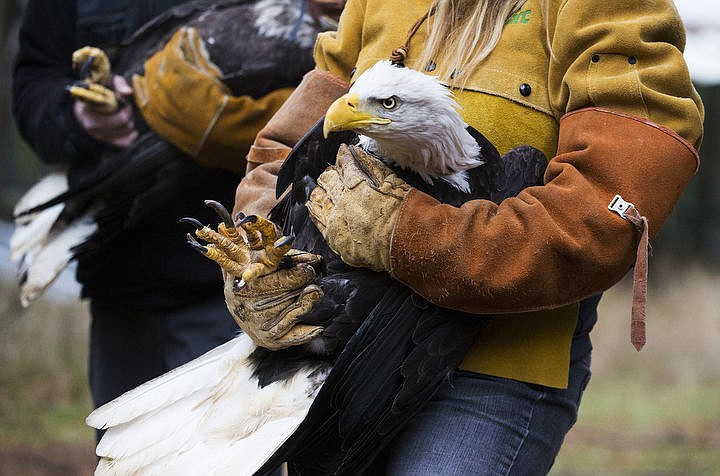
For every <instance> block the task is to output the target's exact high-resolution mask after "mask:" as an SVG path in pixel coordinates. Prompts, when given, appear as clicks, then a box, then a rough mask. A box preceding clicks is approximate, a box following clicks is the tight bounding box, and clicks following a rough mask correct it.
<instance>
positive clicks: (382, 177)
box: [307, 144, 411, 272]
mask: <svg viewBox="0 0 720 476" xmlns="http://www.w3.org/2000/svg"><path fill="white" fill-rule="evenodd" d="M336 163H337V165H335V166H331V167H328V169H327V170H326V171H325V172H323V173H322V174H321V175H320V177H319V178H318V181H317V187H315V190H313V191H312V193H311V194H310V201H309V202H308V203H307V208H308V211H309V213H310V218H311V219H312V221H313V223H315V226H317V228H318V229H319V230H320V232H321V233H322V235H323V236H324V237H325V240H326V241H327V242H328V245H330V248H331V249H332V250H333V251H335V252H336V253H337V254H338V255H340V257H341V258H342V260H343V261H344V262H345V263H347V264H349V265H350V266H357V267H363V268H368V269H371V270H373V271H388V272H390V271H392V269H391V263H390V240H391V238H392V234H393V229H394V227H395V222H396V221H397V216H398V213H399V211H400V207H401V205H402V203H403V200H404V199H405V197H406V196H407V194H408V192H409V191H410V189H411V187H410V186H409V185H408V184H407V183H405V182H404V181H403V180H401V179H400V178H398V177H397V175H395V173H394V172H393V171H392V170H390V169H389V168H387V167H386V166H385V165H384V164H383V163H382V162H381V161H379V160H378V159H375V158H373V157H371V156H370V155H368V154H367V153H366V152H365V151H363V150H362V149H360V148H359V147H357V146H347V145H345V144H343V145H342V146H341V147H340V149H339V150H338V155H337V162H336Z"/></svg>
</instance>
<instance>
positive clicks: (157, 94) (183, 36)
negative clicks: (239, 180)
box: [132, 28, 292, 173]
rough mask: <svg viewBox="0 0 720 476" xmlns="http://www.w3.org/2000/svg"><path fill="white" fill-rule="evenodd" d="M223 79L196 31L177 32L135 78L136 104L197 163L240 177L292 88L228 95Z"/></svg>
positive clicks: (151, 121) (154, 127)
mask: <svg viewBox="0 0 720 476" xmlns="http://www.w3.org/2000/svg"><path fill="white" fill-rule="evenodd" d="M221 77H222V71H220V69H219V68H218V67H217V66H216V65H215V64H214V63H213V62H212V61H211V60H210V58H209V56H208V52H207V49H206V48H205V43H204V41H203V39H202V38H201V37H200V35H199V34H198V32H197V30H195V29H194V28H180V29H179V30H178V31H177V32H176V33H175V34H174V35H173V36H172V38H171V39H170V41H168V43H167V45H165V47H164V48H163V49H162V50H160V51H158V52H157V53H155V54H154V55H153V56H152V57H151V58H150V59H149V60H147V62H146V63H145V75H144V76H140V75H135V76H133V78H132V83H133V89H134V91H135V101H136V103H137V105H138V108H139V109H140V112H141V113H142V115H143V117H144V118H145V121H147V123H148V124H149V125H150V127H152V128H153V130H155V131H156V132H157V133H158V134H160V135H161V136H163V137H164V138H165V139H167V140H168V141H170V142H171V143H173V144H174V145H175V146H177V147H178V148H179V149H181V150H182V151H184V152H185V153H187V154H188V155H190V156H191V157H193V158H195V159H197V160H198V162H200V163H201V164H203V165H205V166H208V167H221V168H225V169H229V170H233V171H235V172H239V173H244V171H245V164H246V162H245V155H246V154H247V151H248V150H249V148H250V144H252V141H253V139H254V138H255V135H256V134H257V133H258V131H259V130H260V128H261V127H262V126H263V125H264V124H265V123H266V122H267V121H268V120H269V119H270V118H271V117H272V115H273V114H274V113H275V112H276V111H277V110H278V109H279V108H280V106H281V105H282V103H283V102H284V101H285V100H286V99H287V98H288V96H290V94H291V92H292V88H283V89H279V90H277V91H273V92H271V93H270V94H268V95H266V96H263V97H262V98H260V99H253V98H252V97H250V96H232V95H231V93H230V90H229V89H228V87H227V86H226V85H225V84H223V82H222V81H221V80H220V78H221Z"/></svg>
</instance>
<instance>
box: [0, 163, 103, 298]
mask: <svg viewBox="0 0 720 476" xmlns="http://www.w3.org/2000/svg"><path fill="white" fill-rule="evenodd" d="M67 190H68V182H67V177H66V175H65V173H61V172H55V173H51V174H49V175H47V176H46V177H44V178H43V179H42V180H40V181H39V182H38V183H36V184H35V185H33V187H32V188H30V190H28V191H27V192H26V193H25V195H23V196H22V198H20V200H18V202H17V204H16V205H15V209H14V212H13V213H14V215H15V217H16V218H15V230H14V232H13V235H12V237H10V259H12V260H13V261H16V262H19V264H18V275H19V276H21V278H22V284H21V286H20V300H21V301H22V304H23V306H28V305H30V303H31V302H32V301H34V300H35V299H37V298H39V297H40V296H42V294H43V293H44V292H45V290H46V289H47V288H48V287H49V286H50V285H51V284H52V283H53V282H54V281H55V279H57V277H58V276H59V275H60V273H61V272H62V270H63V269H65V267H66V266H67V264H68V263H69V262H70V260H71V259H72V257H73V254H72V252H71V248H73V247H74V246H76V245H79V244H81V243H83V242H84V241H85V240H86V239H87V237H88V236H90V235H91V234H92V233H94V232H95V230H96V229H97V226H96V225H95V224H94V223H93V221H92V220H91V219H90V216H89V214H88V215H86V216H84V217H82V218H81V219H80V220H77V221H74V222H73V223H72V224H70V225H67V226H63V225H62V224H59V223H58V218H60V215H61V214H62V212H63V210H64V208H65V205H64V204H63V203H58V204H56V205H53V206H51V207H48V208H46V209H45V210H41V211H38V212H33V213H28V214H24V213H25V212H27V211H28V210H31V209H33V208H35V207H37V206H39V205H42V204H44V203H47V202H48V201H50V200H52V199H53V198H55V197H57V196H58V195H60V194H62V193H64V192H66V191H67Z"/></svg>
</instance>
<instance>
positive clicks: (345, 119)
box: [324, 61, 482, 192]
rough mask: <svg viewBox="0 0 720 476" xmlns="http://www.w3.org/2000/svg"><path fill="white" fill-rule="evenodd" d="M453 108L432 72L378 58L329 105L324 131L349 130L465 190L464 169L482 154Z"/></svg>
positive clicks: (378, 150)
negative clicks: (375, 62)
mask: <svg viewBox="0 0 720 476" xmlns="http://www.w3.org/2000/svg"><path fill="white" fill-rule="evenodd" d="M459 109H460V106H459V105H458V104H457V102H455V98H454V97H453V94H452V92H451V91H450V89H449V88H447V87H445V86H444V85H443V84H442V83H441V82H440V81H439V80H438V79H437V78H436V77H434V76H429V75H426V74H423V73H421V72H419V71H415V70H412V69H409V68H404V67H398V66H394V65H392V64H391V63H390V61H380V62H378V63H377V64H375V65H374V66H373V67H371V68H370V69H368V70H367V71H365V72H364V73H363V74H362V75H361V76H360V77H359V78H358V79H357V81H356V82H355V84H353V85H352V87H351V88H350V91H348V93H347V94H346V95H344V96H342V97H341V98H339V99H337V100H336V101H335V102H334V103H333V104H332V105H331V106H330V108H329V109H328V111H327V114H326V115H325V124H324V132H325V135H326V136H327V134H328V133H329V132H330V131H341V130H353V131H355V132H357V133H358V134H360V145H361V146H362V147H363V148H365V149H366V150H368V151H370V152H373V153H375V154H377V155H379V156H380V157H383V158H384V159H385V160H388V161H391V162H393V163H395V164H397V165H398V166H400V167H402V168H407V169H410V170H413V171H414V172H416V173H417V174H419V175H420V176H421V177H422V178H423V179H424V180H426V181H427V182H428V183H431V184H432V183H433V179H435V178H442V179H443V180H446V181H448V182H449V183H451V184H452V185H454V186H455V187H457V188H458V189H460V190H462V191H464V192H467V191H469V188H470V185H469V183H468V179H467V172H466V171H467V170H469V169H472V168H474V167H476V166H478V165H480V164H482V160H481V159H480V146H479V145H478V144H477V142H476V141H475V139H474V138H473V137H472V136H471V135H470V133H469V132H468V131H467V130H466V126H467V124H466V123H465V121H463V120H462V118H461V117H460V113H459V112H458V111H459Z"/></svg>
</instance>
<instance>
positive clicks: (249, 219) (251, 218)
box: [238, 215, 258, 226]
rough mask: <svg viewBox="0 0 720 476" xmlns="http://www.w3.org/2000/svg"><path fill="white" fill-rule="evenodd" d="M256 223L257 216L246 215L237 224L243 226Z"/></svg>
mask: <svg viewBox="0 0 720 476" xmlns="http://www.w3.org/2000/svg"><path fill="white" fill-rule="evenodd" d="M257 221H258V217H257V215H248V216H246V217H245V218H243V219H242V220H240V221H239V222H238V226H240V225H244V224H245V223H255V222H257Z"/></svg>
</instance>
